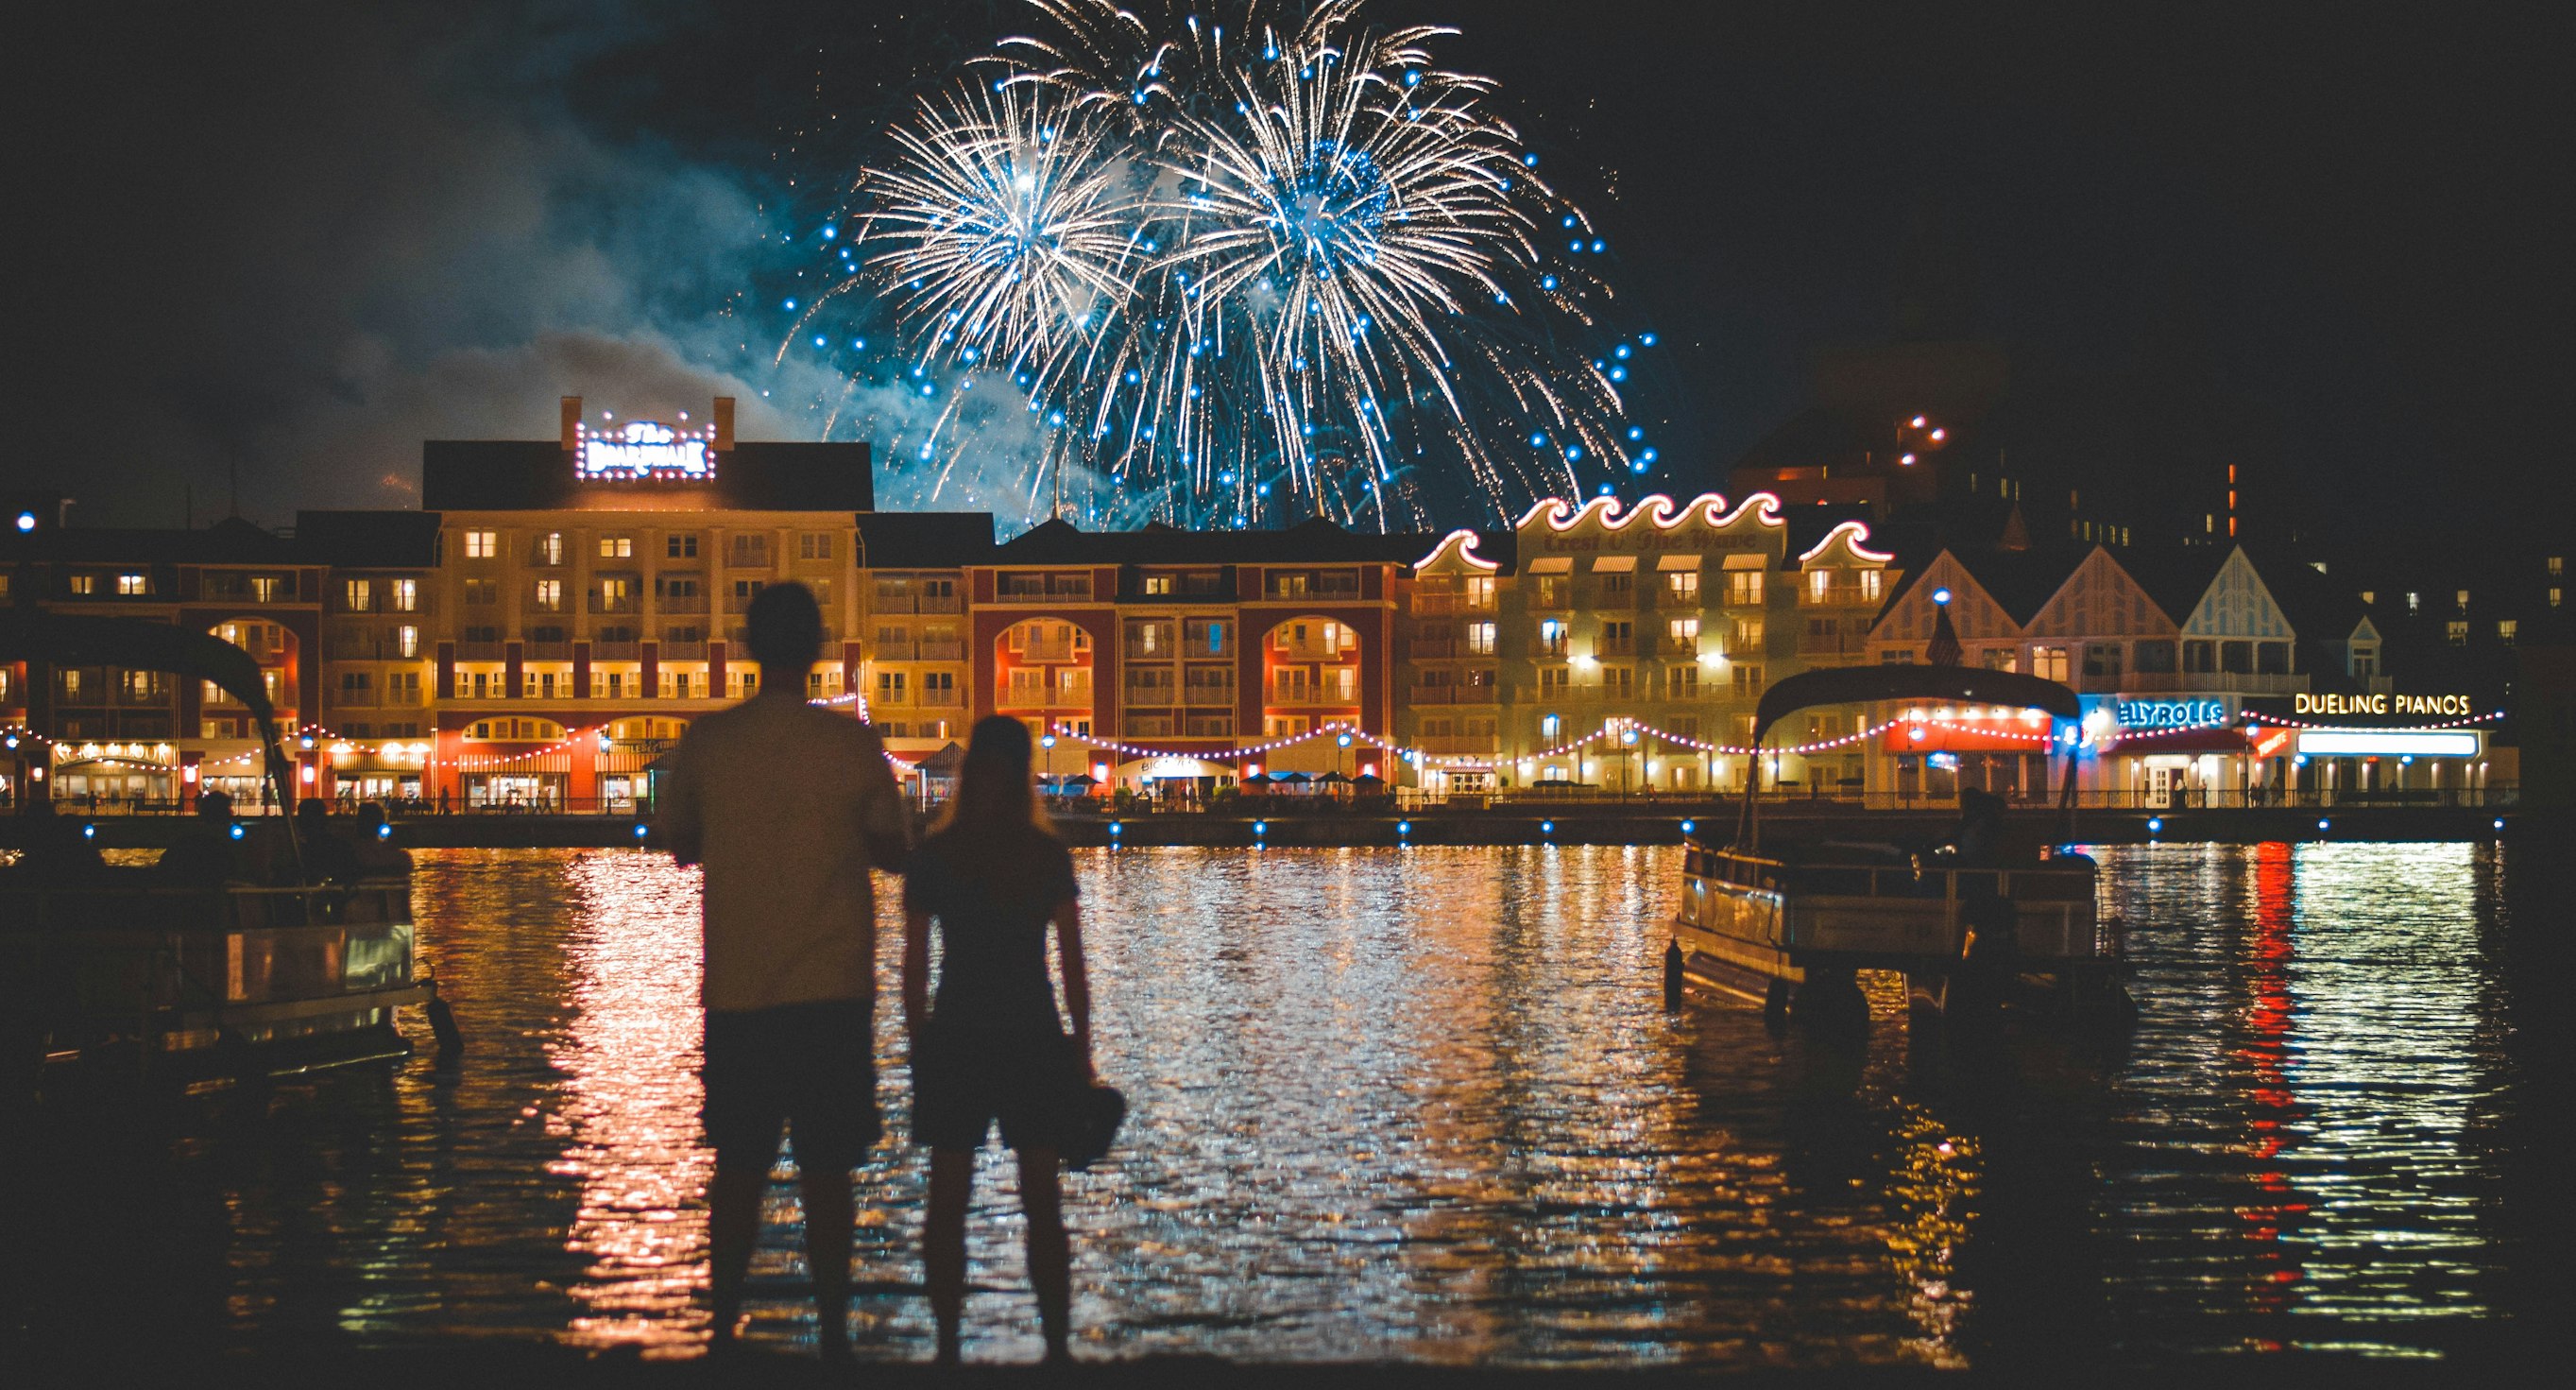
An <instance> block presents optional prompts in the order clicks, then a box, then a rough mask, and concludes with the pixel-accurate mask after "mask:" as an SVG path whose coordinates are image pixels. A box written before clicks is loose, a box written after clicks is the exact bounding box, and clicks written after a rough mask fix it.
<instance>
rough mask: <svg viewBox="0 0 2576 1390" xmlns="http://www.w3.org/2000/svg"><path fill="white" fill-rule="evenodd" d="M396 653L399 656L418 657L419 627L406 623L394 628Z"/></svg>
mask: <svg viewBox="0 0 2576 1390" xmlns="http://www.w3.org/2000/svg"><path fill="white" fill-rule="evenodd" d="M394 655H396V656H399V657H416V656H418V655H420V629H419V628H416V627H413V626H411V625H410V624H408V623H406V624H404V625H403V626H401V627H398V628H395V629H394Z"/></svg>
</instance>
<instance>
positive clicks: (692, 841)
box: [654, 736, 706, 868]
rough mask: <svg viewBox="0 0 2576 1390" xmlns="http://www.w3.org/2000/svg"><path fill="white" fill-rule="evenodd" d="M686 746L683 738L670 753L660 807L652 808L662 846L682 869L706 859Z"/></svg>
mask: <svg viewBox="0 0 2576 1390" xmlns="http://www.w3.org/2000/svg"><path fill="white" fill-rule="evenodd" d="M691 761H692V759H691V758H690V757H689V743H688V739H687V737H686V736H683V737H682V738H681V740H680V746H679V747H677V748H674V749H672V750H671V766H670V768H669V769H668V770H667V771H665V772H664V773H663V774H662V777H661V780H662V781H664V782H666V783H668V785H667V786H666V787H664V788H662V802H661V805H659V806H657V807H655V808H654V809H655V812H656V817H657V819H659V820H660V821H661V823H662V824H661V830H662V845H663V847H664V848H665V849H668V850H670V851H671V858H672V860H673V861H675V862H676V863H678V864H679V865H680V866H681V867H682V868H686V867H688V866H689V865H691V864H696V863H699V862H701V861H702V860H704V859H705V858H706V826H705V824H704V822H703V821H701V820H700V819H699V815H698V789H697V785H696V783H697V779H696V778H695V777H692V776H691V775H690V773H689V764H690V762H691Z"/></svg>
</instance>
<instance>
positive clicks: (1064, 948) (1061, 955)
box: [1055, 898, 1092, 1075]
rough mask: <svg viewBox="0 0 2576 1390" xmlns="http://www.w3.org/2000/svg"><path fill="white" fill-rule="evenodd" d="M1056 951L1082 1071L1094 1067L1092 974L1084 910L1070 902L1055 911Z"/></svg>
mask: <svg viewBox="0 0 2576 1390" xmlns="http://www.w3.org/2000/svg"><path fill="white" fill-rule="evenodd" d="M1055 949H1056V956H1057V959H1058V960H1059V961H1060V962H1061V963H1062V964H1063V966H1064V1008H1065V1012H1066V1013H1069V1014H1071V1015H1073V1041H1074V1044H1075V1045H1076V1046H1077V1047H1078V1048H1080V1050H1081V1052H1082V1070H1083V1072H1084V1073H1085V1074H1086V1075H1089V1074H1092V1066H1091V974H1090V972H1089V971H1088V970H1086V969H1085V968H1084V966H1083V963H1082V908H1081V907H1080V906H1078V905H1077V904H1076V903H1075V902H1074V900H1073V899H1071V898H1067V899H1065V900H1064V901H1063V902H1060V903H1058V904H1056V908H1055Z"/></svg>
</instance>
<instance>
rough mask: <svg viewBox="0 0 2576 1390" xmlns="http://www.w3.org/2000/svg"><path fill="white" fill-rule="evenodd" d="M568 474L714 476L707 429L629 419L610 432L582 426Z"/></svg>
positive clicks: (673, 478)
mask: <svg viewBox="0 0 2576 1390" xmlns="http://www.w3.org/2000/svg"><path fill="white" fill-rule="evenodd" d="M572 471H573V476H575V477H578V478H582V479H586V480H591V481H598V482H646V481H649V482H705V481H706V480H708V479H710V478H713V477H714V476H715V475H716V454H715V447H714V439H713V433H712V431H711V430H708V429H704V428H701V429H695V430H678V429H673V428H672V427H670V426H669V425H665V424H662V423H661V422H659V421H656V420H630V421H628V422H626V424H625V425H623V426H621V427H619V428H617V429H614V430H593V429H591V428H590V427H589V426H587V425H584V426H582V428H581V435H580V438H579V441H578V443H577V445H576V447H575V448H574V450H573V459H572Z"/></svg>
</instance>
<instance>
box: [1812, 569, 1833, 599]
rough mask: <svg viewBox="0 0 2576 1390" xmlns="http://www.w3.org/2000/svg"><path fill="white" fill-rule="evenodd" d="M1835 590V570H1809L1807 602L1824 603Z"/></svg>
mask: <svg viewBox="0 0 2576 1390" xmlns="http://www.w3.org/2000/svg"><path fill="white" fill-rule="evenodd" d="M1833 591H1834V573H1833V571H1831V570H1810V571H1808V572H1807V602H1809V603H1822V602H1824V601H1825V599H1826V598H1827V597H1829V596H1830V595H1831V594H1832V593H1833Z"/></svg>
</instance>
